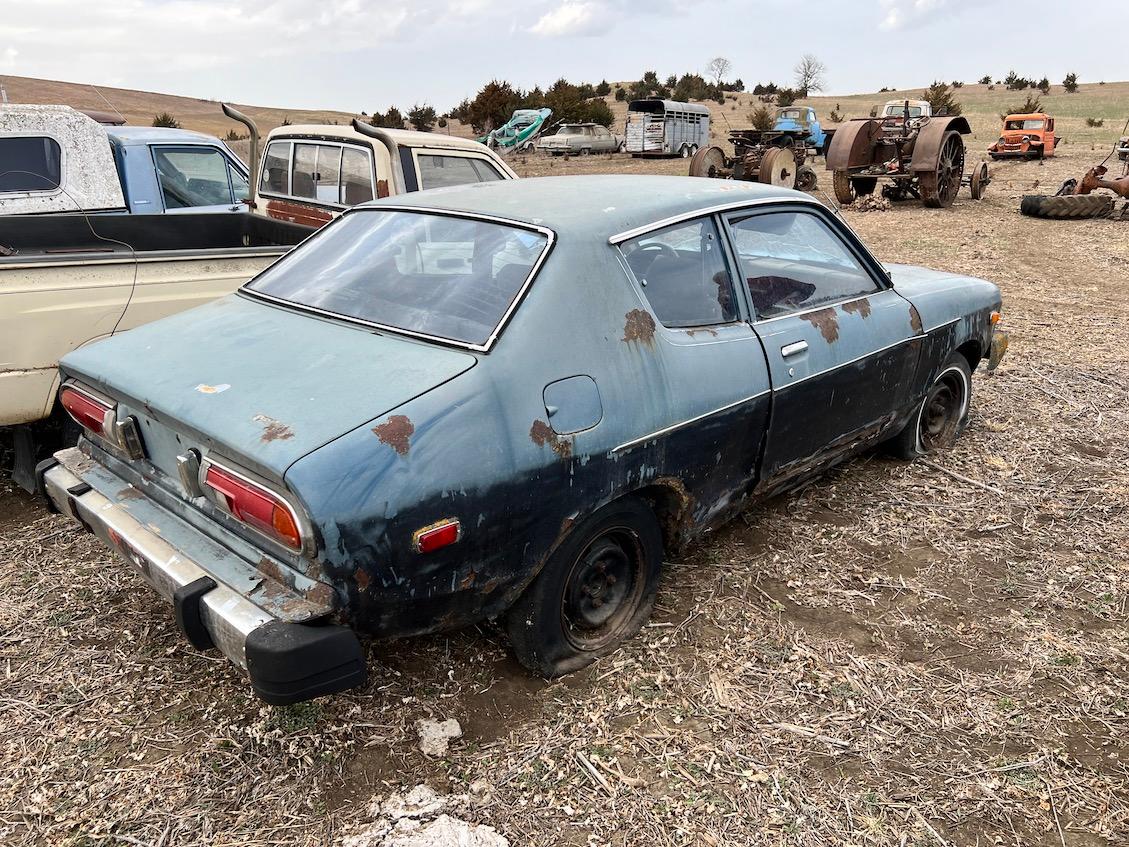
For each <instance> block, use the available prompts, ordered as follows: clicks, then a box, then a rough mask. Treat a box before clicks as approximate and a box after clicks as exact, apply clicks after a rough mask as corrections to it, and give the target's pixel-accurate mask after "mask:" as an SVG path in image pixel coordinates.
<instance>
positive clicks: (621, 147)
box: [617, 141, 627, 153]
mask: <svg viewBox="0 0 1129 847" xmlns="http://www.w3.org/2000/svg"><path fill="white" fill-rule="evenodd" d="M617 152H619V153H626V152H627V142H626V141H621V142H619V147H618V148H617Z"/></svg>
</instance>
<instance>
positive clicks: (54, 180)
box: [0, 137, 63, 193]
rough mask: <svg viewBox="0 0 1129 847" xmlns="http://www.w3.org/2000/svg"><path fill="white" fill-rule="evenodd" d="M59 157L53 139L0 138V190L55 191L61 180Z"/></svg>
mask: <svg viewBox="0 0 1129 847" xmlns="http://www.w3.org/2000/svg"><path fill="white" fill-rule="evenodd" d="M62 159H63V153H62V151H61V150H60V149H59V145H58V142H56V141H55V139H53V138H46V137H17V138H0V193H12V192H17V191H54V190H55V189H56V188H58V187H59V184H60V181H61V180H62Z"/></svg>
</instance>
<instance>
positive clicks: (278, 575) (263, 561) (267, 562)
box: [255, 556, 291, 583]
mask: <svg viewBox="0 0 1129 847" xmlns="http://www.w3.org/2000/svg"><path fill="white" fill-rule="evenodd" d="M255 568H256V569H257V570H258V572H259V573H261V574H262V575H263V576H267V577H270V578H271V579H273V580H274V581H275V582H281V583H289V582H291V580H288V579H287V578H286V577H285V576H284V575H283V573H282V569H281V568H280V567H279V566H278V563H277V562H275V561H273V560H271V559H268V558H267V557H266V556H262V557H261V558H260V559H259V563H258V564H257V565H255Z"/></svg>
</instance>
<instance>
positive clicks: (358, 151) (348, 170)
mask: <svg viewBox="0 0 1129 847" xmlns="http://www.w3.org/2000/svg"><path fill="white" fill-rule="evenodd" d="M223 110H224V113H225V114H226V115H227V116H228V117H230V118H232V119H233V120H236V121H239V122H240V123H242V124H243V125H244V126H245V127H247V130H248V132H249V133H250V155H249V159H250V162H251V172H252V173H254V174H257V177H256V180H255V194H254V196H253V197H252V198H251V200H250V206H251V210H252V211H253V212H254V213H255V214H259V215H265V216H267V217H269V218H274V219H275V220H281V221H291V222H294V223H300V224H306V225H307V226H321V225H323V224H325V223H328V222H329V221H331V220H333V219H334V218H335V217H337V216H338V215H339V214H341V213H342V212H343V211H345V210H346V209H348V208H349V207H351V206H356V205H357V204H358V203H364V202H367V201H369V200H372V199H373V198H375V197H391V196H394V195H396V194H406V193H408V192H411V191H423V190H426V189H428V188H447V187H449V186H452V185H466V184H468V183H474V182H493V181H495V180H503V179H517V174H515V173H514V172H513V170H512V169H511V168H510V166H509V165H507V164H506V163H505V162H504V161H503V160H502V158H501V157H500V156H499V155H498V154H497V153H495V152H494V151H493V150H491V149H490V148H488V147H486V146H485V145H484V144H479V143H478V142H477V141H473V140H471V139H466V138H457V137H455V136H451V135H444V134H442V133H437V132H413V131H411V130H403V129H384V128H380V127H374V126H371V125H369V124H367V123H365V122H363V121H360V120H354V121H353V123H352V125H350V126H341V125H338V124H311V125H290V126H280V127H276V128H275V129H273V130H271V132H270V134H269V135H267V138H266V143H265V145H264V148H263V153H262V156H260V155H259V129H258V127H257V126H256V125H255V122H254V121H253V120H251V118H249V117H248V116H246V115H244V114H242V113H241V112H238V111H236V110H235V109H233V108H232V107H231V106H228V105H226V104H224V106H223Z"/></svg>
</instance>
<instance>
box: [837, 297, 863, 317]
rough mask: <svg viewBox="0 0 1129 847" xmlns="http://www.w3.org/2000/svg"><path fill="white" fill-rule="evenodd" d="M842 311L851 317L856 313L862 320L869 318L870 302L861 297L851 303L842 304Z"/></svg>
mask: <svg viewBox="0 0 1129 847" xmlns="http://www.w3.org/2000/svg"><path fill="white" fill-rule="evenodd" d="M843 311H844V312H846V313H847V314H849V315H853V314H855V313H856V312H857V313H858V314H860V315H862V316H863V317H864V318H869V317H870V300H868V299H867V298H866V297H863V298H862V299H861V300H855V301H854V302H853V303H844V304H843Z"/></svg>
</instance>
